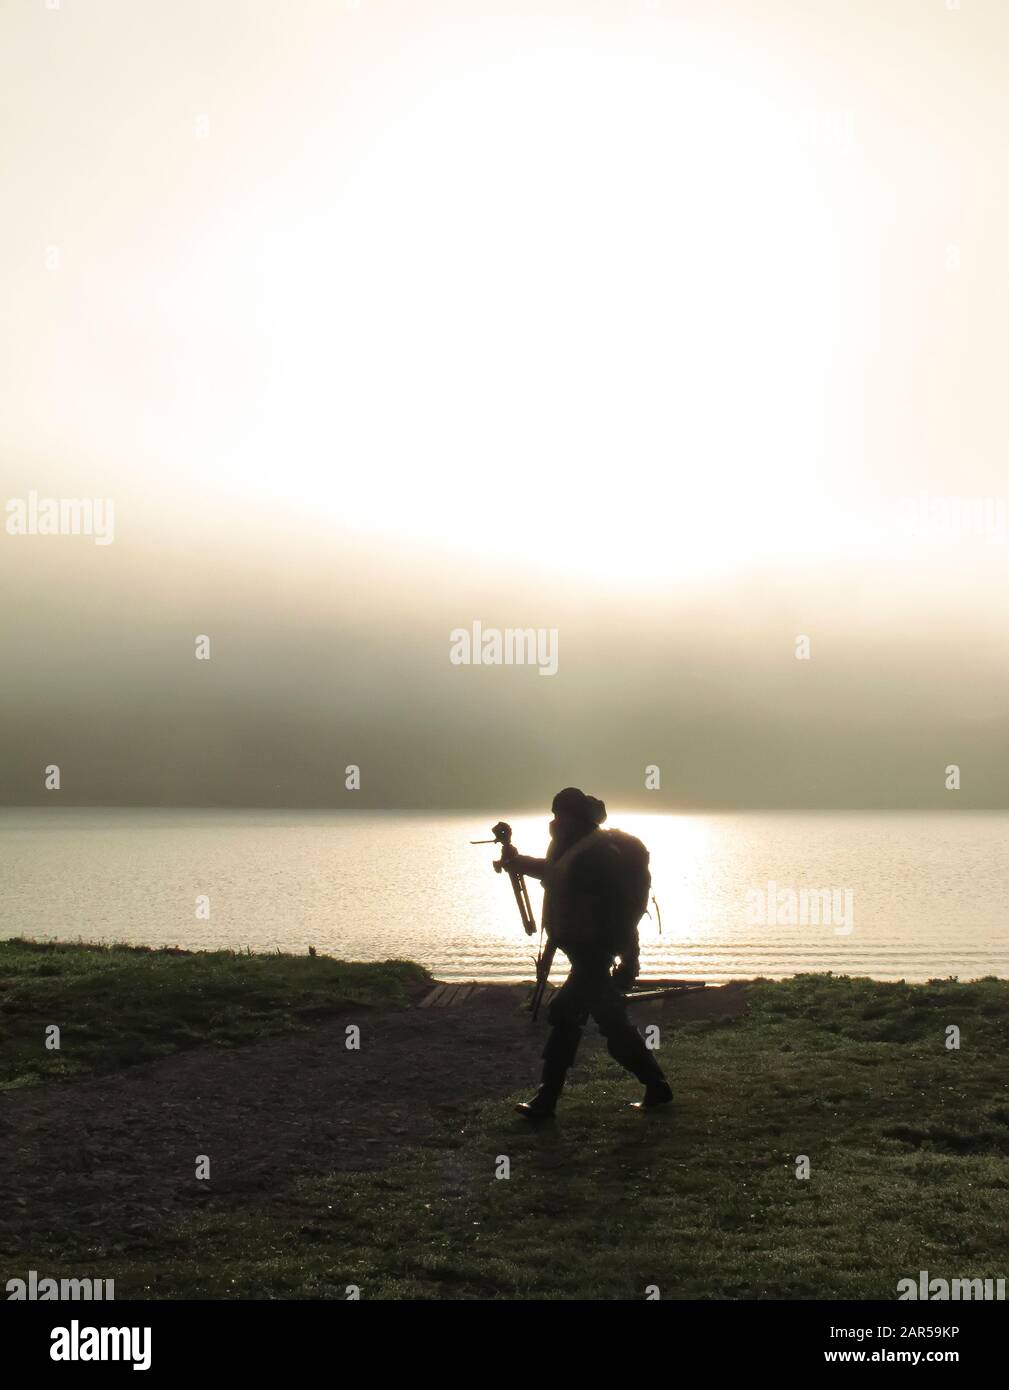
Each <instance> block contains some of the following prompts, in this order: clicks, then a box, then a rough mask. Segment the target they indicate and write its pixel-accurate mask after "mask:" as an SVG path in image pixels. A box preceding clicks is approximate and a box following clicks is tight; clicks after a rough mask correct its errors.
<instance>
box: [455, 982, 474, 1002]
mask: <svg viewBox="0 0 1009 1390" xmlns="http://www.w3.org/2000/svg"><path fill="white" fill-rule="evenodd" d="M472 988H473V986H472V985H460V986H459V988H458V989H457V990H456V992H455V994H454V995H453V997H452V1003H453V1004H461V1003H462V1002H463V1000H464V999H468V998H469V994H470V991H471V990H472Z"/></svg>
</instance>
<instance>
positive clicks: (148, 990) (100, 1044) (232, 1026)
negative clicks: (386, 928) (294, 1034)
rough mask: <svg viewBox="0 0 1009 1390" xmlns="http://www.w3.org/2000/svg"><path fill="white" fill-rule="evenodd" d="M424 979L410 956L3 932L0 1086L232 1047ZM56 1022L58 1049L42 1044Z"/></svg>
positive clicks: (390, 998)
mask: <svg viewBox="0 0 1009 1390" xmlns="http://www.w3.org/2000/svg"><path fill="white" fill-rule="evenodd" d="M426 979H428V975H427V972H426V971H425V970H423V969H422V967H420V966H418V965H414V964H412V963H411V962H409V961H384V962H382V963H381V964H374V965H362V964H351V963H348V962H346V961H338V960H333V959H331V958H330V957H327V956H318V957H311V956H284V955H276V956H266V955H263V956H254V955H248V954H246V955H243V954H240V953H238V952H233V951H206V952H204V951H200V952H189V951H181V950H173V949H168V950H154V949H151V948H149V947H144V946H115V945H113V946H92V945H85V944H83V943H80V944H68V943H50V942H33V941H22V940H17V939H15V940H9V941H0V1091H4V1090H12V1089H14V1088H15V1087H19V1086H34V1085H37V1084H38V1083H39V1082H46V1081H59V1080H70V1079H72V1078H73V1077H75V1076H82V1075H85V1076H87V1075H95V1074H99V1073H102V1072H109V1071H118V1070H120V1069H122V1068H123V1067H128V1066H134V1065H136V1064H138V1063H141V1062H150V1061H153V1060H154V1059H155V1058H157V1057H164V1056H166V1055H168V1054H170V1053H173V1052H179V1051H182V1050H183V1049H185V1048H190V1047H207V1046H211V1047H239V1046H241V1045H242V1044H243V1043H248V1042H255V1041H257V1040H259V1039H262V1038H264V1037H270V1036H273V1035H276V1034H278V1033H286V1032H291V1031H295V1030H299V1029H304V1028H308V1027H311V1025H312V1024H313V1023H315V1022H317V1021H318V1020H319V1019H322V1018H327V1017H332V1016H333V1015H334V1014H337V1013H340V1012H342V1011H343V1010H344V1009H346V1008H347V1007H348V1006H349V1005H355V1006H361V1005H375V1006H377V1005H381V1004H391V1003H400V1002H402V1001H403V1000H404V998H405V993H406V990H407V988H408V987H409V986H411V985H419V984H421V983H422V982H423V981H425V980H426ZM52 1024H55V1025H57V1026H58V1027H59V1029H60V1031H61V1036H60V1044H61V1046H60V1049H59V1050H55V1049H53V1050H47V1048H46V1045H45V1040H46V1029H47V1027H49V1026H50V1025H52Z"/></svg>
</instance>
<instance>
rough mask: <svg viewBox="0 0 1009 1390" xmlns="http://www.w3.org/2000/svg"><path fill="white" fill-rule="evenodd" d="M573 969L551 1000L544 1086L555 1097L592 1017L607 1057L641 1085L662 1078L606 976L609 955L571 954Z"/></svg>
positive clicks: (658, 1067)
mask: <svg viewBox="0 0 1009 1390" xmlns="http://www.w3.org/2000/svg"><path fill="white" fill-rule="evenodd" d="M570 959H571V973H570V975H569V976H568V978H567V979H566V980H565V981H564V984H563V985H561V987H560V989H559V990H558V991H557V993H556V994H555V995H554V997H553V999H551V1001H550V1008H549V1009H548V1010H547V1021H548V1022H549V1024H550V1033H549V1036H548V1037H547V1041H546V1046H545V1047H544V1049H543V1089H544V1090H545V1091H547V1092H549V1093H550V1094H551V1095H552V1096H554V1097H556V1096H558V1095H559V1094H560V1091H561V1088H562V1086H563V1085H564V1078H565V1076H566V1075H567V1071H568V1068H569V1067H570V1066H571V1064H572V1062H573V1061H574V1060H575V1054H576V1053H577V1051H578V1044H579V1042H580V1041H581V1037H582V1029H583V1028H584V1027H585V1024H586V1023H587V1022H588V1020H589V1016H590V1015H591V1017H592V1018H594V1019H595V1021H596V1023H597V1024H598V1026H599V1031H600V1033H602V1035H603V1037H604V1038H605V1039H606V1047H607V1050H608V1052H609V1054H610V1056H611V1057H612V1058H613V1059H614V1060H615V1061H617V1062H619V1063H620V1065H621V1066H622V1067H626V1068H627V1070H628V1071H629V1072H630V1073H631V1074H632V1075H633V1076H636V1077H637V1078H638V1080H639V1081H640V1082H641V1083H642V1085H644V1086H649V1085H654V1084H655V1083H656V1082H659V1081H664V1080H665V1077H664V1075H663V1073H662V1068H661V1067H660V1066H659V1064H658V1062H657V1061H656V1060H655V1054H654V1053H653V1052H651V1051H650V1050H649V1049H648V1048H647V1047H646V1046H645V1040H644V1038H642V1036H641V1034H640V1033H639V1032H638V1030H637V1029H636V1028H635V1027H634V1025H633V1024H632V1023H631V1021H630V1019H629V1018H628V1017H627V1001H626V999H625V998H624V996H623V994H622V992H621V991H620V989H619V988H618V986H617V985H615V984H614V982H613V979H612V977H611V975H610V967H611V966H612V964H613V959H612V957H611V956H578V957H570Z"/></svg>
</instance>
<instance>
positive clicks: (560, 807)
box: [550, 787, 606, 825]
mask: <svg viewBox="0 0 1009 1390" xmlns="http://www.w3.org/2000/svg"><path fill="white" fill-rule="evenodd" d="M550 809H551V810H552V811H553V813H554V815H555V816H557V815H562V816H571V817H572V818H573V819H575V820H581V821H585V822H586V823H587V824H588V825H602V823H603V821H604V820H605V819H606V807H605V805H604V804H603V802H601V801H600V800H599V799H598V797H595V796H586V795H585V793H584V792H583V791H582V790H581V789H580V788H579V787H565V788H564V790H563V791H559V792H558V793H557V795H556V796H555V797H554V800H553V805H552V806H551V808H550Z"/></svg>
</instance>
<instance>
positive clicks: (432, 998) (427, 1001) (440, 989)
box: [420, 984, 448, 1009]
mask: <svg viewBox="0 0 1009 1390" xmlns="http://www.w3.org/2000/svg"><path fill="white" fill-rule="evenodd" d="M447 989H448V985H446V984H441V985H435V987H434V989H433V990H432V991H431V993H430V994H425V995H424V998H423V999H422V1000H421V1001H420V1007H421V1008H422V1009H429V1008H430V1007H431V1005H432V1004H434V1003H437V1001H438V998H439V996H440V995H442V994H444V993H445V991H446V990H447Z"/></svg>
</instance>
